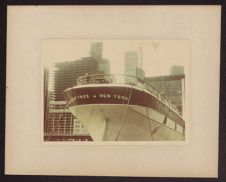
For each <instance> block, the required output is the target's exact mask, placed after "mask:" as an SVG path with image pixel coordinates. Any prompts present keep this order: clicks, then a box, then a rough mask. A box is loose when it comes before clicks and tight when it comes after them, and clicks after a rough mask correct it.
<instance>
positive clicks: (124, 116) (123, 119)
mask: <svg viewBox="0 0 226 182" xmlns="http://www.w3.org/2000/svg"><path fill="white" fill-rule="evenodd" d="M132 88H133V85H131V88H130V94H129V98H128V102H127V105H126V109H125V111H124V115H123V118H122V122H121V126H120V128H119V131H118V134H117V136H116V139H115V141H118V137H119V135H120V133H121V130H122V127H123V124H124V121H125V118H126V112H127V109H128V106H129V102H130V97H131V94H132Z"/></svg>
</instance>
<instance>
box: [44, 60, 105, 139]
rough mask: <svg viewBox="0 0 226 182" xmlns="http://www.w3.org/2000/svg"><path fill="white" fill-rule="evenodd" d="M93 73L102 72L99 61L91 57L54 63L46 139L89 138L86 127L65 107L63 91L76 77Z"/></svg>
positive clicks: (73, 82)
mask: <svg viewBox="0 0 226 182" xmlns="http://www.w3.org/2000/svg"><path fill="white" fill-rule="evenodd" d="M95 73H97V74H98V73H103V72H102V71H100V70H99V62H98V61H97V60H95V59H94V58H92V57H84V58H82V59H80V60H76V61H70V62H59V63H55V65H54V72H53V75H54V76H53V90H52V92H51V96H50V98H51V99H50V102H49V109H48V110H49V112H48V124H46V125H47V126H46V130H45V139H46V140H47V139H48V138H50V139H51V140H91V138H90V136H89V134H88V132H87V131H86V129H85V128H84V127H83V126H82V124H81V123H79V121H78V120H77V118H76V117H74V116H73V115H72V114H71V112H70V111H69V110H68V109H67V108H66V102H65V99H64V95H63V92H64V90H65V89H67V88H69V87H73V86H75V85H76V79H77V78H78V77H80V76H84V75H88V74H95ZM62 113H63V114H62ZM49 136H50V137H49Z"/></svg>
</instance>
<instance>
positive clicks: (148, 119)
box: [143, 88, 153, 141]
mask: <svg viewBox="0 0 226 182" xmlns="http://www.w3.org/2000/svg"><path fill="white" fill-rule="evenodd" d="M143 92H144V100H145V95H146V94H145V91H144V88H143ZM146 110H147V121H148V127H149V133H150V137H151V140H152V141H153V135H152V131H151V122H150V118H149V111H148V106H146Z"/></svg>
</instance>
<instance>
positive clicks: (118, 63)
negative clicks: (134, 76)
mask: <svg viewBox="0 0 226 182" xmlns="http://www.w3.org/2000/svg"><path fill="white" fill-rule="evenodd" d="M93 42H102V43H103V58H104V59H108V60H109V62H110V65H111V66H110V67H111V68H110V73H111V74H124V60H125V54H126V52H128V51H136V52H137V53H138V66H140V64H141V59H142V60H143V61H142V62H143V69H144V71H145V76H160V75H168V74H169V70H170V67H171V66H174V65H177V66H184V68H185V72H186V70H187V67H188V66H187V63H188V58H189V56H188V54H189V42H188V41H187V40H157V39H156V40H153V39H45V40H43V41H42V46H41V48H42V51H41V52H42V54H41V57H42V61H43V65H44V66H45V67H49V68H50V72H51V67H53V64H54V63H56V62H66V61H69V62H70V61H75V60H78V59H81V58H82V57H89V56H90V52H91V51H90V49H91V44H92V43H93ZM140 52H142V57H141V54H140ZM50 74H51V73H50Z"/></svg>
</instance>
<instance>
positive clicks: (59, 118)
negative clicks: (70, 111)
mask: <svg viewBox="0 0 226 182" xmlns="http://www.w3.org/2000/svg"><path fill="white" fill-rule="evenodd" d="M66 108H67V105H66V106H65V108H64V109H63V111H62V113H61V114H60V116H59V117H58V122H57V124H56V126H55V127H54V128H53V131H52V132H51V133H50V135H49V137H48V138H47V141H49V140H50V139H51V137H52V135H53V133H54V132H55V130H56V128H57V127H58V126H59V124H60V120H61V118H62V116H63V114H64V112H65V110H66Z"/></svg>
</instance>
